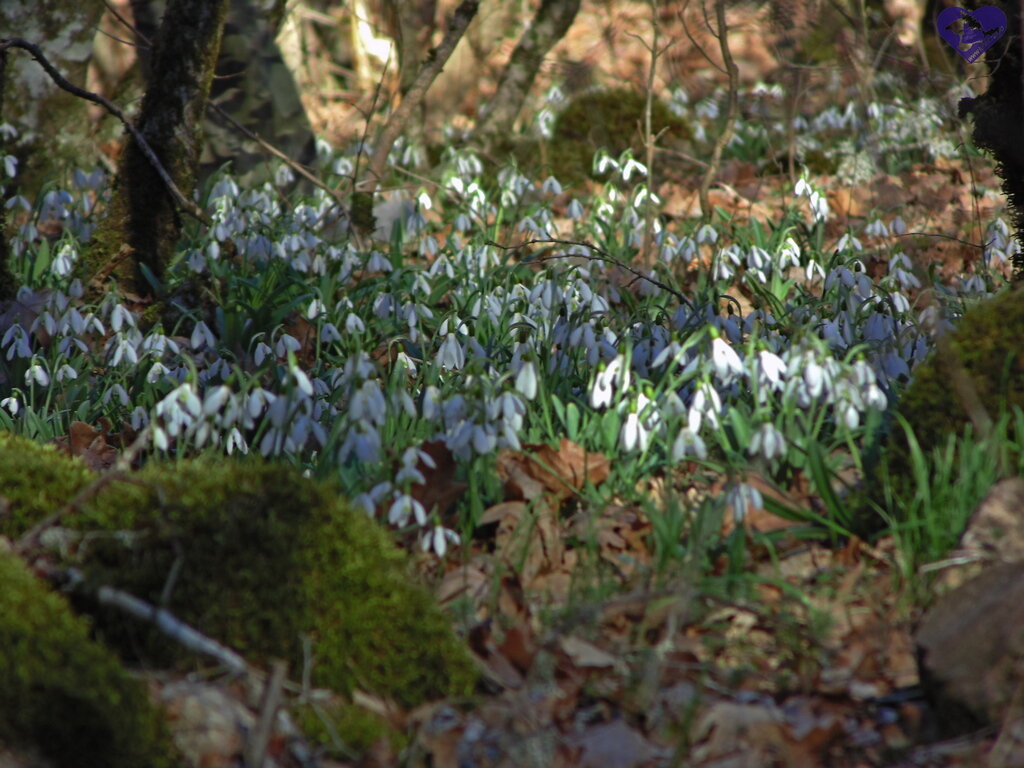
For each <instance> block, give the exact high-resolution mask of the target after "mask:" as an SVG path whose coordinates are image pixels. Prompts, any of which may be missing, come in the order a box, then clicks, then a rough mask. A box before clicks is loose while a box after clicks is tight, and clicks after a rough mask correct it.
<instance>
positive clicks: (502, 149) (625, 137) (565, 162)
mask: <svg viewBox="0 0 1024 768" xmlns="http://www.w3.org/2000/svg"><path fill="white" fill-rule="evenodd" d="M646 110H647V97H646V95H645V94H643V93H641V92H639V91H634V90H630V89H628V88H614V89H611V90H600V91H591V92H588V93H585V94H583V95H582V96H579V97H577V98H576V99H574V100H573V101H572V103H570V104H569V105H568V106H567V107H566V108H565V109H564V110H563V111H562V112H561V113H560V114H559V115H558V118H557V119H556V121H555V127H554V131H553V135H552V137H551V139H550V140H549V141H547V142H538V141H536V140H533V139H522V138H516V137H513V136H511V135H509V136H505V137H503V138H502V139H501V140H499V142H498V146H496V147H495V148H494V149H495V152H494V155H495V156H496V157H501V158H504V157H507V156H511V157H513V158H514V159H515V161H516V163H517V164H518V166H519V167H520V169H521V170H522V171H523V172H524V173H526V174H527V175H529V176H541V175H542V174H544V173H547V174H550V175H552V176H554V177H555V178H557V179H558V180H559V181H560V182H561V183H562V184H563V185H564V186H570V187H571V186H574V185H579V184H582V183H583V182H584V181H586V180H587V179H590V178H595V176H594V174H593V161H594V154H595V153H596V152H597V150H599V149H604V150H605V151H607V152H608V154H610V155H611V156H612V157H616V158H617V157H618V156H619V155H621V154H622V153H623V152H625V151H626V150H627V149H632V150H633V156H634V157H635V158H636V159H637V160H640V161H643V159H644V138H643V125H644V115H645V113H646ZM651 128H652V131H653V133H654V134H655V135H657V134H658V133H659V132H661V131H663V130H664V133H663V134H661V136H660V137H659V139H658V144H659V146H666V145H669V146H670V145H672V144H675V143H678V142H680V141H684V140H687V139H689V138H690V137H691V135H692V134H691V131H690V129H689V126H688V125H687V124H686V122H685V121H683V120H681V119H680V118H678V117H676V116H675V115H673V114H672V111H671V110H670V109H669V108H668V107H667V106H665V104H664V102H662V101H659V100H657V99H655V100H654V101H653V102H652V104H651Z"/></svg>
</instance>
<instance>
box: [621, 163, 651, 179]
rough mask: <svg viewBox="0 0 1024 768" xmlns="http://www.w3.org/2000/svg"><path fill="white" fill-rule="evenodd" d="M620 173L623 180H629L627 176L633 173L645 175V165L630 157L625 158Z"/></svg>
mask: <svg viewBox="0 0 1024 768" xmlns="http://www.w3.org/2000/svg"><path fill="white" fill-rule="evenodd" d="M620 173H621V174H622V180H623V181H629V177H630V176H632V175H633V174H634V173H639V174H640V175H641V176H646V175H647V167H646V166H645V165H644V164H643V163H638V162H637V161H636V160H634V159H633V158H632V157H631V158H629V159H627V160H626V162H625V164H624V165H623V166H622V170H621V171H620Z"/></svg>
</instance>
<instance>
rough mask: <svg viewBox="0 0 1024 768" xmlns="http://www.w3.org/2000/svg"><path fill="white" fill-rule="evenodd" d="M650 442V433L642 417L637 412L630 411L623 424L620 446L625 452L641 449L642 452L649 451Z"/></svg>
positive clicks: (619, 439) (619, 438) (619, 436)
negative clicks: (648, 444)
mask: <svg viewBox="0 0 1024 768" xmlns="http://www.w3.org/2000/svg"><path fill="white" fill-rule="evenodd" d="M649 441H650V432H649V431H647V429H646V428H645V427H644V424H643V422H642V421H641V419H640V415H639V414H638V413H637V412H636V411H630V413H628V414H627V415H626V421H625V422H623V430H622V432H620V434H618V444H620V445H621V446H622V449H623V451H625V452H627V453H629V452H631V451H633V449H635V447H639V449H640V451H646V450H647V443H648V442H649Z"/></svg>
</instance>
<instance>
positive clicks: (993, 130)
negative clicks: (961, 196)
mask: <svg viewBox="0 0 1024 768" xmlns="http://www.w3.org/2000/svg"><path fill="white" fill-rule="evenodd" d="M995 5H997V7H1000V8H1002V9H1003V10H1004V11H1005V12H1006V20H1007V22H1008V27H1009V28H1008V29H1007V30H1006V32H1005V33H1004V34H1003V37H1002V39H1000V40H999V41H998V42H996V43H995V44H994V45H993V46H992V47H991V48H989V49H988V51H987V52H986V53H985V60H986V62H987V63H988V65H989V72H990V77H991V80H990V81H989V87H988V90H987V91H985V93H983V94H982V95H981V96H978V97H977V98H973V99H961V100H960V117H961V118H965V117H967V115H973V116H974V143H975V144H977V145H978V146H979V147H981V148H982V149H987V150H989V151H990V152H991V153H992V155H993V156H994V157H995V159H996V172H997V173H998V174H999V175H1000V176H1001V177H1002V178H1003V192H1004V193H1005V194H1006V201H1007V203H1008V204H1009V208H1010V215H1011V217H1012V219H1013V225H1014V228H1015V229H1016V230H1017V231H1016V236H1017V239H1018V240H1020V241H1024V141H1022V139H1024V129H1022V126H1024V50H1022V47H1021V32H1022V31H1024V30H1022V26H1021V24H1022V16H1024V14H1022V12H1021V3H1020V2H1017V0H1008V1H1007V2H1001V3H996V4H995ZM1013 267H1014V278H1015V279H1016V280H1022V279H1024V252H1020V253H1017V254H1016V255H1015V256H1014V258H1013Z"/></svg>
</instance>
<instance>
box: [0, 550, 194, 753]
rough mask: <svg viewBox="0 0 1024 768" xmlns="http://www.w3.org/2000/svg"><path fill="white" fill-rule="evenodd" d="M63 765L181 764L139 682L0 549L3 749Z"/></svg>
mask: <svg viewBox="0 0 1024 768" xmlns="http://www.w3.org/2000/svg"><path fill="white" fill-rule="evenodd" d="M5 741H6V742H8V743H10V744H14V745H18V746H25V747H32V748H35V749H38V750H39V751H40V752H41V753H42V754H43V755H45V756H46V757H47V758H49V759H50V760H52V761H53V763H54V764H55V765H57V766H60V767H61V768H63V767H64V766H67V767H68V768H72V767H73V768H93V766H95V768H162V767H163V766H167V767H168V768H170V766H172V765H178V764H179V762H180V761H177V760H175V759H174V751H173V747H172V745H171V742H170V739H169V737H168V735H167V732H166V729H165V727H164V723H163V719H162V718H161V716H160V715H159V714H158V712H157V711H156V710H154V709H153V708H152V707H151V706H150V703H149V700H148V698H147V696H146V692H145V689H144V687H143V686H142V684H141V683H140V682H139V681H137V680H133V679H131V678H130V677H129V676H128V675H127V674H126V673H125V672H124V671H123V670H122V669H121V666H120V664H119V663H118V661H117V659H116V658H115V657H114V656H113V654H111V653H110V651H108V650H107V649H105V648H103V647H102V646H100V645H98V644H97V643H95V642H93V641H91V640H90V639H89V637H88V626H87V624H86V623H85V622H84V621H83V620H82V619H79V618H77V617H75V616H74V615H73V614H72V613H71V611H70V609H69V608H68V605H67V603H66V602H65V601H64V599H63V598H61V597H60V596H59V595H56V594H54V593H53V592H51V591H50V590H49V589H48V588H47V587H46V586H45V585H44V584H42V583H41V582H39V581H38V580H37V579H36V578H35V577H34V576H33V575H32V574H31V573H29V571H28V569H27V568H26V567H25V565H24V564H23V563H22V562H21V560H19V559H18V558H17V557H15V556H14V555H11V554H8V553H5V552H0V744H2V743H4V742H5Z"/></svg>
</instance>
